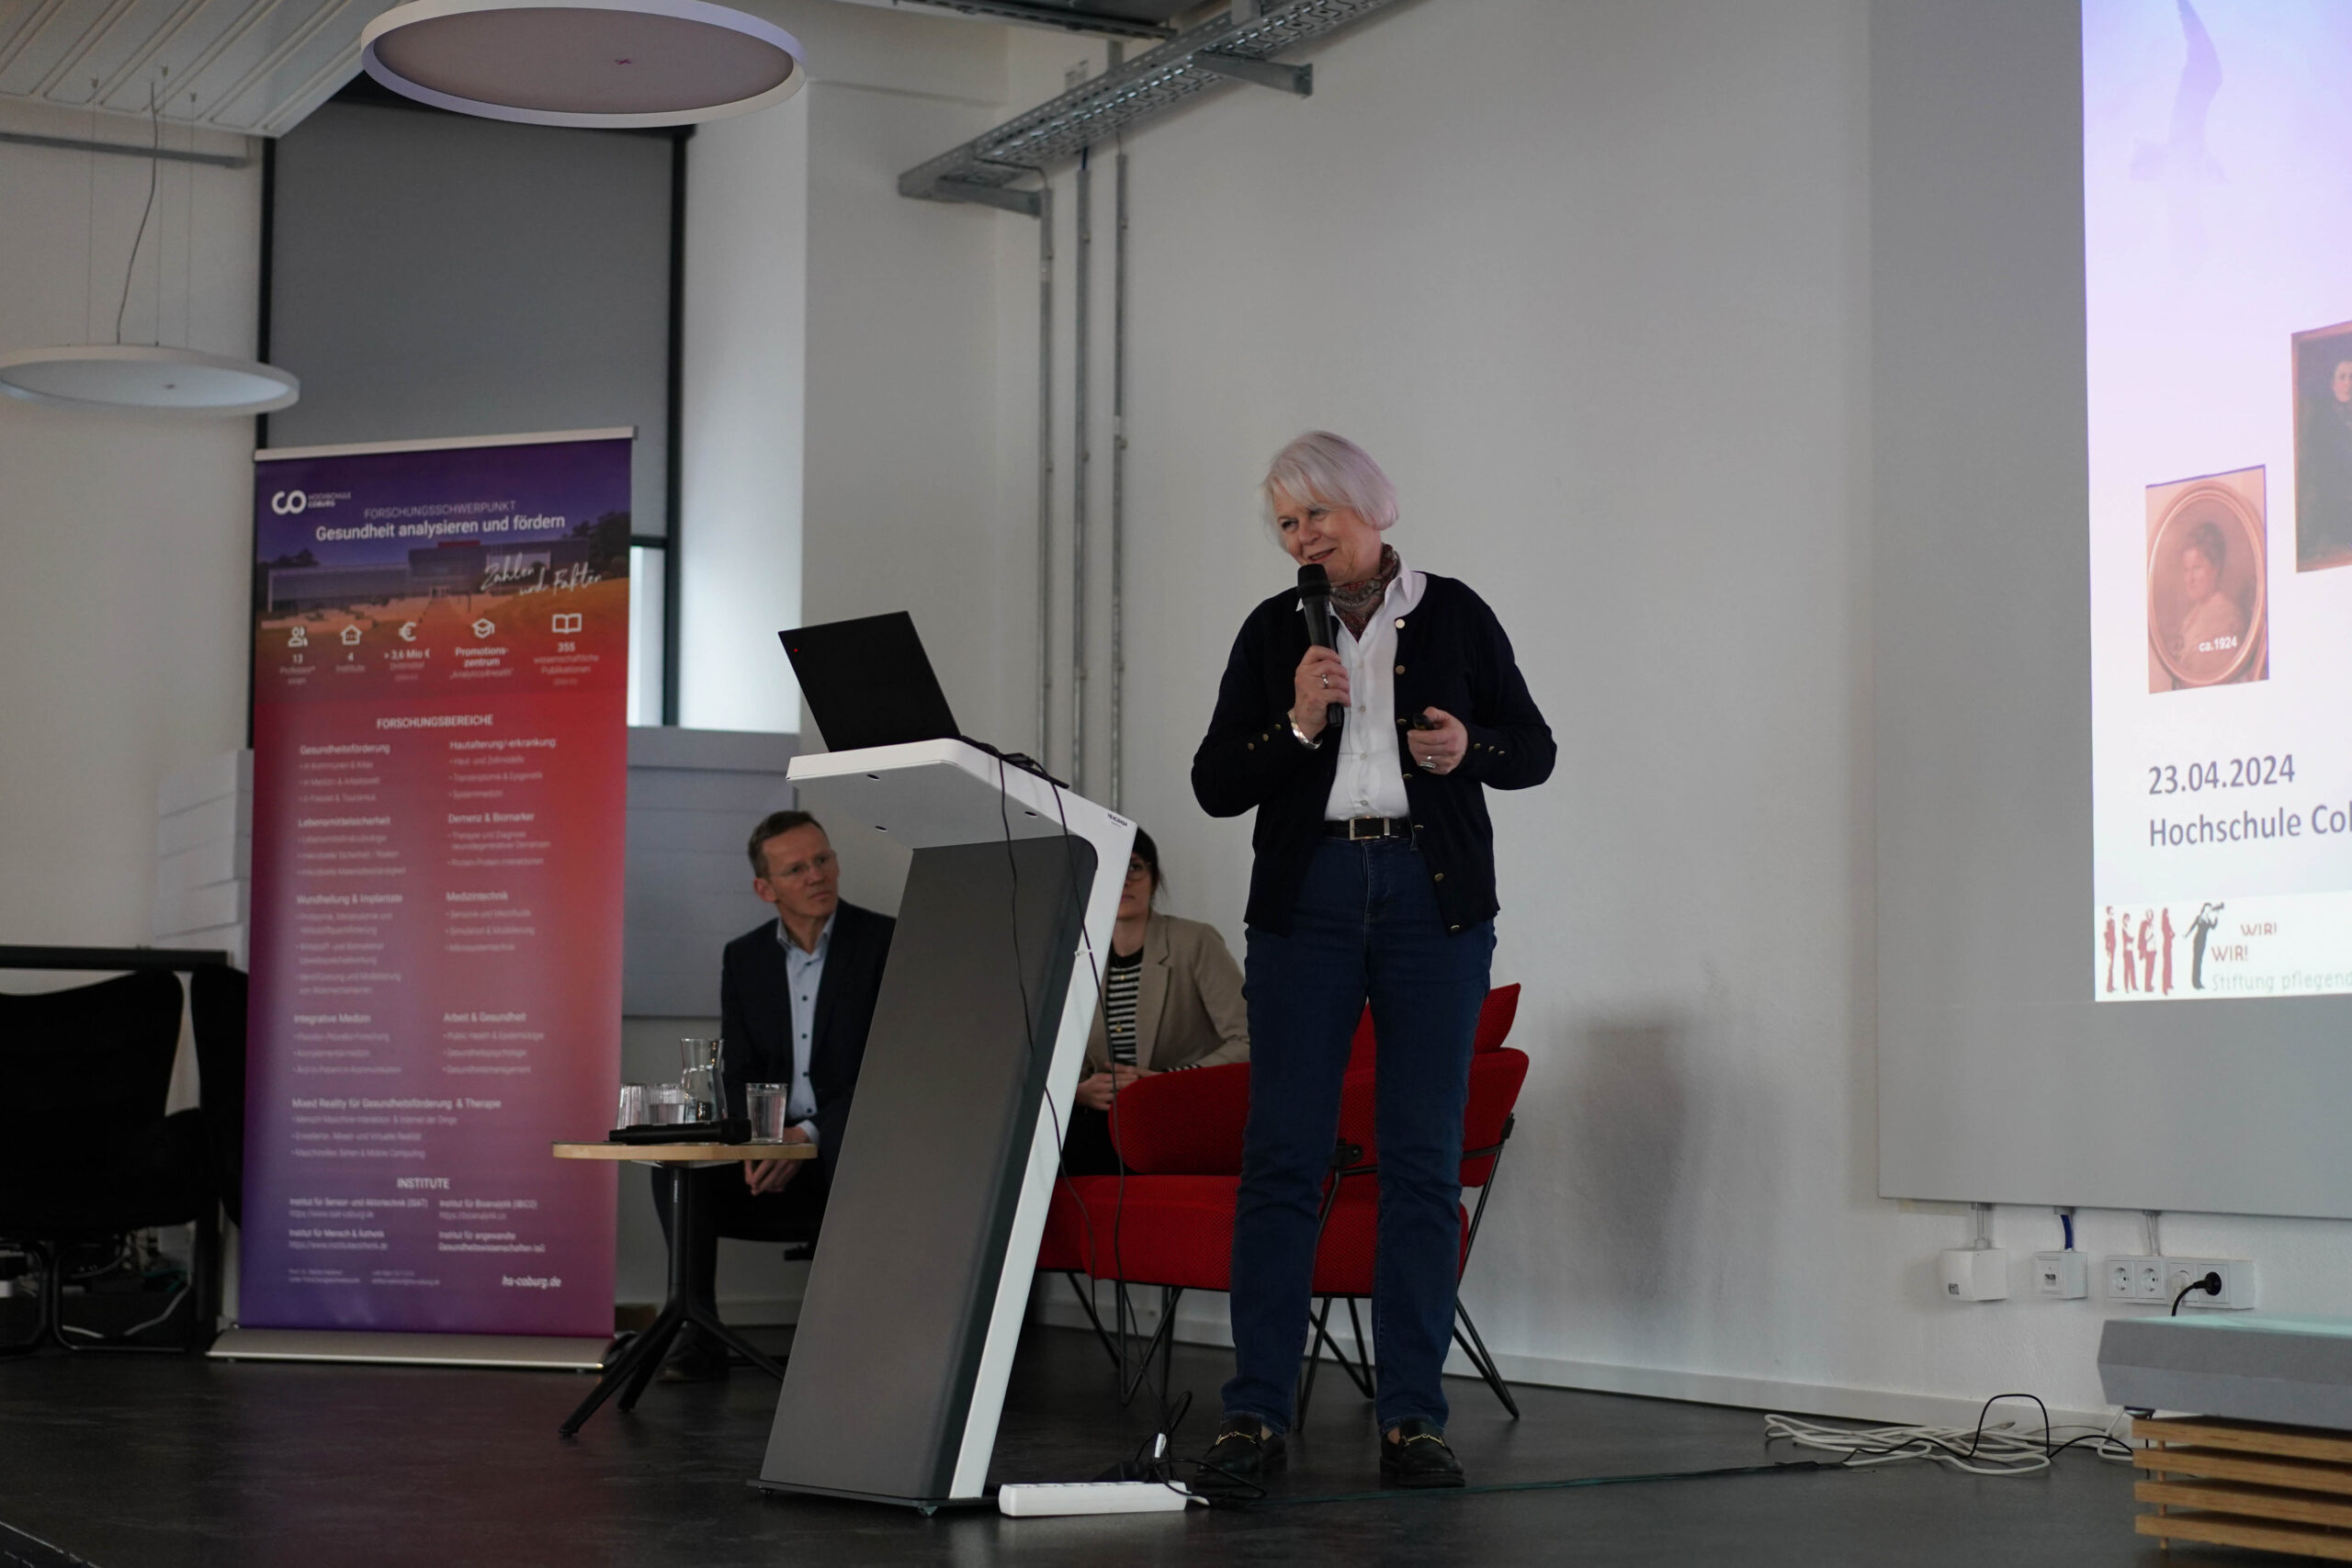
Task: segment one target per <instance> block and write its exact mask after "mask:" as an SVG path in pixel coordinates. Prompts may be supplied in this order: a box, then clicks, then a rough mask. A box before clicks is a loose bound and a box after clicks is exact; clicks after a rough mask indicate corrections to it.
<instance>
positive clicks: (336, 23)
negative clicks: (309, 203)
mask: <svg viewBox="0 0 2352 1568" xmlns="http://www.w3.org/2000/svg"><path fill="white" fill-rule="evenodd" d="M391 4H392V0H0V101H8V100H14V101H17V102H29V103H40V104H46V105H49V106H51V107H58V108H65V109H74V110H83V111H87V110H89V109H90V108H91V107H93V102H94V100H95V106H96V108H97V109H98V110H99V111H100V112H102V113H107V114H118V115H130V116H134V117H136V118H141V119H143V118H146V116H147V112H148V98H149V94H150V92H151V91H153V92H154V93H155V94H156V95H157V97H158V101H159V107H160V111H161V113H162V115H163V117H164V120H165V122H166V123H167V124H170V125H185V124H187V123H188V122H190V121H191V120H193V121H194V123H196V124H197V125H199V126H205V127H209V128H210V129H213V130H230V131H240V132H244V133H247V134H254V135H262V136H276V135H277V134H279V133H280V132H282V131H285V130H288V129H289V128H291V127H292V126H293V125H294V124H295V123H296V122H297V121H299V120H300V118H302V117H303V116H304V115H306V114H308V113H310V112H311V109H313V108H315V107H318V106H319V105H320V104H321V103H322V102H324V101H325V100H326V98H327V97H328V96H331V95H332V94H333V93H334V90H335V89H336V88H338V87H340V86H342V85H343V84H344V83H345V82H347V81H349V80H350V79H351V77H352V76H353V75H354V74H356V73H357V71H358V69H359V30H360V28H363V27H365V26H367V24H368V20H369V19H370V18H372V17H374V16H375V15H376V14H377V13H378V12H379V11H383V10H386V9H388V8H389V7H390V5H391ZM94 82H95V84H96V86H95V87H93V85H92V84H93V83H94Z"/></svg>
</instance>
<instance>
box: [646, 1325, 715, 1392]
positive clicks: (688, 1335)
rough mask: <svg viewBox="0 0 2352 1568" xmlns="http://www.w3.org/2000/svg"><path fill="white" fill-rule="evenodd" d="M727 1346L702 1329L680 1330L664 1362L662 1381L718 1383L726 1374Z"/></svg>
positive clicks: (686, 1328) (688, 1327)
mask: <svg viewBox="0 0 2352 1568" xmlns="http://www.w3.org/2000/svg"><path fill="white" fill-rule="evenodd" d="M728 1365H729V1362H728V1357H727V1347H726V1346H724V1345H721V1344H720V1343H719V1342H718V1340H716V1339H713V1338H712V1337H710V1336H709V1335H707V1334H705V1333H704V1332H702V1330H700V1329H698V1328H695V1327H693V1326H692V1325H689V1326H687V1327H685V1328H684V1329H681V1330H680V1331H679V1333H678V1337H677V1338H676V1339H675V1340H673V1342H672V1343H671V1346H670V1353H669V1355H668V1356H666V1357H664V1358H663V1359H662V1374H661V1376H662V1382H721V1381H723V1380H724V1379H725V1378H726V1376H727V1370H728Z"/></svg>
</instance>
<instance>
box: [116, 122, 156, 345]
mask: <svg viewBox="0 0 2352 1568" xmlns="http://www.w3.org/2000/svg"><path fill="white" fill-rule="evenodd" d="M147 118H148V119H149V120H150V121H152V122H153V126H154V134H155V144H154V148H153V152H151V154H150V155H149V157H148V159H147V205H146V207H145V208H144V209H141V212H140V214H139V232H138V233H137V234H135V235H133V236H132V237H131V241H130V260H129V261H127V262H125V263H123V265H122V303H120V304H119V305H117V306H116V307H115V308H114V341H115V342H117V343H120V342H121V341H122V317H123V312H124V311H126V310H130V275H131V273H132V272H134V271H136V270H137V269H138V266H139V247H140V246H141V244H142V243H145V242H146V239H147V219H148V215H149V214H150V213H153V211H154V210H155V170H156V168H157V167H158V166H159V164H160V162H161V160H160V159H159V158H158V157H157V156H155V155H154V154H156V153H161V152H163V150H164V122H163V121H162V120H161V119H158V118H156V116H155V89H154V88H153V86H152V85H151V86H150V87H149V88H148V89H147ZM163 276H164V258H163V256H162V255H161V254H158V255H157V256H156V257H155V277H156V287H157V288H162V287H163ZM163 336H164V313H163V307H162V306H161V305H158V306H157V307H156V309H155V338H156V341H157V342H159V343H160V342H161V341H163Z"/></svg>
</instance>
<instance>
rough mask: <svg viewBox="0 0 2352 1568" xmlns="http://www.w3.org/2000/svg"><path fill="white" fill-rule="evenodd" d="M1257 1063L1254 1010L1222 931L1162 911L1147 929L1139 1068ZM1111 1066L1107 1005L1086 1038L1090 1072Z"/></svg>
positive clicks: (1140, 979) (1140, 986)
mask: <svg viewBox="0 0 2352 1568" xmlns="http://www.w3.org/2000/svg"><path fill="white" fill-rule="evenodd" d="M1249 1059H1250V1010H1249V1009H1248V1008H1247V1007H1246V1006H1245V1005H1243V1003H1242V1000H1241V965H1239V964H1236V963H1235V962H1234V961H1233V954H1232V953H1230V952H1228V951H1227V949H1226V945H1225V939H1224V938H1223V937H1221V936H1219V935H1217V934H1216V927H1215V926H1212V925H1205V924H1204V923H1203V922H1201V921H1199V920H1183V919H1177V918H1176V917H1175V916H1173V915H1163V914H1160V913H1159V912H1158V911H1157V910H1155V911H1154V912H1153V914H1152V917H1151V920H1150V922H1149V923H1148V925H1146V926H1145V927H1144V931H1143V973H1142V974H1141V975H1140V976H1137V977H1136V1065H1137V1066H1141V1067H1142V1068H1143V1069H1144V1070H1145V1071H1146V1072H1153V1073H1164V1072H1166V1071H1168V1070H1169V1069H1170V1068H1171V1067H1214V1066H1221V1065H1223V1064H1225V1063H1227V1062H1246V1061H1248V1060H1249ZM1110 1060H1111V1051H1110V1044H1109V1039H1108V1035H1107V1033H1106V1032H1105V1030H1104V1027H1103V1005H1102V1003H1101V1002H1100V1001H1098V1002H1096V1003H1095V1006H1094V1029H1093V1032H1091V1033H1090V1034H1089V1035H1088V1036H1087V1037H1086V1070H1087V1071H1088V1072H1089V1073H1099V1072H1103V1071H1104V1070H1105V1069H1106V1067H1107V1066H1108V1065H1109V1063H1110Z"/></svg>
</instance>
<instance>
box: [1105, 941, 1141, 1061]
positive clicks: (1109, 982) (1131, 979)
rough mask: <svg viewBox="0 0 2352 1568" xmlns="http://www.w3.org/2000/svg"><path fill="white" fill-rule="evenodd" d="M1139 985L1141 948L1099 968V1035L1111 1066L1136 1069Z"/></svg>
mask: <svg viewBox="0 0 2352 1568" xmlns="http://www.w3.org/2000/svg"><path fill="white" fill-rule="evenodd" d="M1142 984H1143V949H1141V948H1137V949H1136V951H1135V952H1133V953H1128V954H1127V955H1126V956H1125V957H1124V958H1123V957H1121V956H1120V955H1119V954H1117V953H1113V954H1112V955H1111V961H1110V962H1109V963H1108V964H1104V965H1103V1035H1104V1037H1105V1038H1107V1039H1108V1040H1109V1041H1110V1044H1111V1064H1112V1066H1120V1067H1132V1066H1135V1065H1136V991H1137V990H1138V988H1140V987H1141V986H1142Z"/></svg>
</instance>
